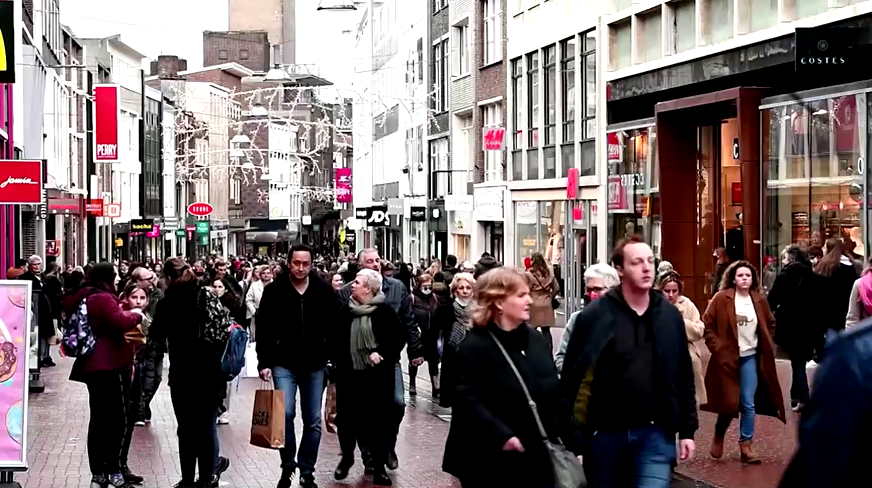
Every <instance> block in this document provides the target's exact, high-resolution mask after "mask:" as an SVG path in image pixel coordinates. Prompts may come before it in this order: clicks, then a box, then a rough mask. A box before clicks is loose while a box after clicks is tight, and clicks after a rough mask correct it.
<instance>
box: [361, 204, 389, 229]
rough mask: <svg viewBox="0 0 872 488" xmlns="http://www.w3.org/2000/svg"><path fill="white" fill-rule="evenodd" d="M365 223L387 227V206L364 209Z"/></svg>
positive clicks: (371, 225)
mask: <svg viewBox="0 0 872 488" xmlns="http://www.w3.org/2000/svg"><path fill="white" fill-rule="evenodd" d="M366 225H367V226H369V227H387V226H388V225H390V218H389V217H388V207H369V208H368V209H366Z"/></svg>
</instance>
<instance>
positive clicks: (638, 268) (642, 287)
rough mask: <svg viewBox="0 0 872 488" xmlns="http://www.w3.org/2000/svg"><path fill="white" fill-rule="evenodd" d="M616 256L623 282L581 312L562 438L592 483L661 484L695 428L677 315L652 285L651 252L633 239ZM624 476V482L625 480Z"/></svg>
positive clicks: (690, 446)
mask: <svg viewBox="0 0 872 488" xmlns="http://www.w3.org/2000/svg"><path fill="white" fill-rule="evenodd" d="M613 261H614V265H615V268H616V269H617V271H618V274H619V275H620V277H621V285H620V286H618V287H616V288H613V289H612V290H610V291H609V292H608V293H607V294H606V295H605V296H604V297H603V298H601V299H599V300H596V301H594V302H593V303H591V304H590V305H588V306H587V307H585V309H584V311H583V312H582V313H581V316H580V317H579V318H578V320H577V323H576V325H575V329H574V330H573V332H572V336H571V337H570V339H569V346H568V348H567V351H566V357H565V360H564V363H563V372H562V375H561V397H562V398H561V405H562V409H563V412H562V415H561V417H562V419H563V420H564V422H565V424H564V429H565V432H564V434H565V435H564V440H565V441H566V443H567V446H568V447H569V449H571V450H572V451H573V452H575V453H576V454H578V455H584V457H585V459H584V466H585V473H586V474H587V478H588V481H589V483H590V485H589V486H590V487H591V488H602V487H612V486H622V487H638V486H645V487H662V488H668V487H669V482H670V479H671V477H672V466H673V464H674V462H675V457H676V453H675V434H676V433H677V434H678V438H679V451H680V453H679V456H680V458H681V459H682V460H684V459H689V458H691V457H692V456H693V453H694V450H695V446H694V442H693V435H694V433H695V432H696V429H697V427H698V421H697V414H696V397H695V391H694V382H693V381H694V380H693V367H692V365H691V360H690V354H689V352H688V349H687V336H686V333H685V330H684V320H683V319H682V317H681V314H680V313H679V312H678V310H677V309H676V308H675V307H673V306H672V305H670V304H669V303H668V302H667V301H666V300H665V299H664V298H663V297H662V295H661V294H660V293H659V292H657V291H655V290H652V283H653V280H654V255H653V253H652V252H651V248H650V247H649V246H648V245H647V244H645V243H644V241H642V240H641V239H640V238H638V237H637V236H634V237H632V238H629V239H625V240H624V241H622V242H620V243H619V244H618V245H617V247H616V248H615V254H614V256H613ZM628 477H629V478H631V479H627V478H628Z"/></svg>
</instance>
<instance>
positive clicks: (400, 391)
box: [334, 248, 424, 479]
mask: <svg viewBox="0 0 872 488" xmlns="http://www.w3.org/2000/svg"><path fill="white" fill-rule="evenodd" d="M357 262H358V265H359V266H360V269H371V270H373V271H375V272H377V273H379V276H381V266H380V261H379V255H378V250H377V249H373V248H369V249H364V250H363V251H361V253H360V255H359V256H358V261H357ZM382 292H384V294H385V304H387V305H389V306H390V307H391V308H392V309H393V310H394V312H396V313H397V315H398V316H399V317H400V322H402V323H403V326H404V329H405V330H406V342H407V344H408V346H409V348H408V349H407V350H406V353H407V354H408V356H409V363H410V364H411V365H412V366H420V365H421V363H423V362H424V350H423V348H422V347H421V330H420V329H419V328H418V324H417V323H416V322H415V315H414V314H412V298H411V296H410V295H409V292H408V290H406V287H405V286H403V283H402V282H400V281H399V280H397V279H394V278H384V277H383V278H382ZM339 299H340V300H341V301H342V305H343V306H345V305H347V304H348V301H349V300H350V299H351V283H348V284H347V285H345V286H343V287H342V289H341V290H339ZM339 396H341V395H339ZM394 401H396V403H397V405H399V406H401V407H402V409H401V410H400V411H401V412H405V409H406V398H405V389H404V385H403V369H402V367H401V366H400V363H399V361H397V365H396V384H395V385H394ZM340 419H341V414H340ZM402 421H403V418H402V417H399V418H398V419H397V422H398V423H400V422H402ZM337 425H339V424H337ZM397 431H399V428H398V429H397ZM338 433H339V442H340V445H341V446H342V449H343V453H344V454H345V455H348V453H346V452H345V451H346V449H349V448H350V449H351V450H352V451H353V450H354V443H355V439H348V438H343V436H342V426H341V425H339V432H338ZM396 445H397V440H396V439H393V442H391V450H390V452H389V453H388V463H387V467H388V469H391V470H394V469H397V467H398V466H399V460H398V459H397V450H396ZM365 452H366V447H365V446H361V454H363V455H364V457H366V454H365ZM347 459H348V458H343V460H347ZM350 459H351V460H352V461H353V459H354V458H353V457H351V458H350ZM350 467H351V465H349V464H347V463H346V462H342V463H340V464H339V467H338V468H336V472H335V473H334V475H335V477H336V479H343V478H345V476H348V468H350Z"/></svg>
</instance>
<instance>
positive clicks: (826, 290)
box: [776, 259, 860, 335]
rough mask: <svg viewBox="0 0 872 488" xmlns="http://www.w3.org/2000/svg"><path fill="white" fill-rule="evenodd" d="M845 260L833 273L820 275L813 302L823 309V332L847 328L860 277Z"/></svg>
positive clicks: (821, 324)
mask: <svg viewBox="0 0 872 488" xmlns="http://www.w3.org/2000/svg"><path fill="white" fill-rule="evenodd" d="M845 260H847V259H843V261H842V263H841V264H839V267H838V268H836V270H835V271H834V272H833V274H832V275H830V276H829V277H823V276H821V277H820V278H821V280H820V281H821V283H820V285H819V288H820V289H819V290H818V294H817V298H816V299H815V300H814V302H812V303H815V304H816V305H817V306H818V307H819V308H820V309H821V310H820V326H821V328H822V331H823V332H826V330H827V329H832V330H844V329H845V317H847V315H848V306H849V305H850V301H851V289H852V288H853V287H854V282H855V281H857V278H859V277H860V275H858V274H857V268H855V267H854V264H853V263H851V264H847V263H845ZM776 323H777V322H776ZM823 332H822V334H821V335H823Z"/></svg>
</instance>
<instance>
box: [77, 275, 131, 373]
mask: <svg viewBox="0 0 872 488" xmlns="http://www.w3.org/2000/svg"><path fill="white" fill-rule="evenodd" d="M82 300H87V304H88V323H89V324H90V325H91V330H93V332H94V336H95V337H96V338H97V343H96V345H95V347H94V351H93V352H91V354H89V355H87V356H84V357H80V358H76V362H75V364H73V371H72V373H71V374H70V379H71V380H73V381H81V382H86V381H87V379H88V375H89V374H90V373H94V372H97V371H114V370H116V369H121V368H123V367H125V366H129V365H131V364H133V352H134V346H133V345H132V344H129V343H128V342H127V341H126V340H125V339H124V333H125V332H127V331H129V330H132V329H133V328H135V327H136V326H137V324H139V323H140V322H141V320H142V318H141V317H140V315H139V314H137V313H135V312H124V311H122V310H121V304H120V303H119V302H118V299H117V298H115V295H113V294H112V293H109V292H108V291H105V290H101V289H98V288H92V287H85V288H82V289H80V290H79V291H77V292H75V293H73V294H71V295H67V297H66V298H64V300H63V302H62V307H63V310H64V314H65V315H66V316H67V317H70V316H72V315H73V314H74V313H75V312H76V309H77V308H78V307H79V304H80V303H81V302H82Z"/></svg>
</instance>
